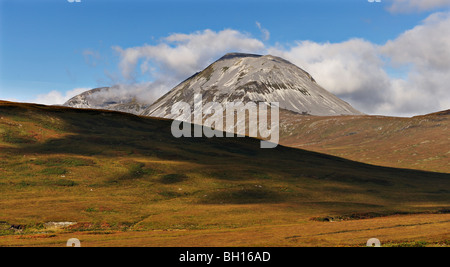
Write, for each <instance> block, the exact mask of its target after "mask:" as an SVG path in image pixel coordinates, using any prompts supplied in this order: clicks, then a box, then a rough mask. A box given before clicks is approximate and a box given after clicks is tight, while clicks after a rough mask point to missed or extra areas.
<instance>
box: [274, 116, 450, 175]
mask: <svg viewBox="0 0 450 267" xmlns="http://www.w3.org/2000/svg"><path fill="white" fill-rule="evenodd" d="M280 117H281V119H280V121H281V126H280V142H281V144H283V145H286V146H291V147H295V148H302V149H306V150H311V151H316V152H320V153H325V154H330V155H334V156H338V157H343V158H346V159H350V160H355V161H359V162H364V163H369V164H375V165H381V166H388V167H396V168H407V169H420V170H427V171H435V172H445V173H450V160H449V157H450V146H449V144H450V137H449V135H448V132H449V127H450V113H449V111H448V110H447V111H442V112H438V113H433V114H429V115H424V116H416V117H412V118H399V117H384V116H334V117H315V116H300V115H298V114H294V113H289V112H283V113H282V114H281V115H280Z"/></svg>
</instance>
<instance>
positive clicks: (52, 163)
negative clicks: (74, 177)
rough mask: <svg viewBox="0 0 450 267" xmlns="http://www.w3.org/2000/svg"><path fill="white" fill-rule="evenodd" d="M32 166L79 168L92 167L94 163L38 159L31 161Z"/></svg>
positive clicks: (89, 161)
mask: <svg viewBox="0 0 450 267" xmlns="http://www.w3.org/2000/svg"><path fill="white" fill-rule="evenodd" d="M33 164H35V165H41V166H47V167H57V166H64V167H81V166H92V165H94V164H95V162H94V161H93V160H90V159H84V158H75V157H66V158H48V159H39V160H35V161H33Z"/></svg>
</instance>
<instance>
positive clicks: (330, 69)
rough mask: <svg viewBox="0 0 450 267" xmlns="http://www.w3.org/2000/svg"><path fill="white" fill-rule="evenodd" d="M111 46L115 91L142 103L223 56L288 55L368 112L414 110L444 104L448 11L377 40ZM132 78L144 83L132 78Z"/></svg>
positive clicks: (196, 36)
mask: <svg viewBox="0 0 450 267" xmlns="http://www.w3.org/2000/svg"><path fill="white" fill-rule="evenodd" d="M399 2H404V4H405V3H406V2H407V1H399ZM413 2H414V1H408V3H413ZM436 4H437V2H436ZM258 25H259V26H258ZM257 26H258V27H260V29H261V30H263V28H262V27H261V25H260V24H258V23H257ZM262 33H263V32H262ZM266 36H270V33H268V32H267V35H266ZM113 49H114V51H116V52H117V53H118V56H119V59H120V63H119V66H118V67H119V70H120V73H121V75H122V76H123V81H124V82H123V83H122V84H119V85H117V86H115V87H114V89H115V90H114V91H115V92H116V93H117V95H118V96H119V95H121V94H124V93H126V94H128V95H129V94H134V95H136V97H137V98H138V99H139V100H140V101H142V102H145V103H148V104H150V103H152V102H153V101H155V100H156V99H157V98H159V97H160V96H162V95H163V94H164V93H166V92H167V91H169V90H170V89H172V88H173V87H174V86H175V85H176V84H178V83H180V82H181V81H183V80H184V79H186V78H188V77H189V76H191V75H193V74H194V73H196V72H198V71H201V70H202V69H204V68H205V67H207V66H208V65H209V64H211V63H212V62H214V61H215V60H217V59H218V58H220V57H221V56H223V55H224V54H226V53H228V52H244V53H257V54H272V55H275V56H280V57H283V58H285V59H287V60H289V61H291V62H292V63H294V64H296V65H297V66H299V67H301V68H303V69H304V70H306V71H307V72H309V73H310V74H311V75H312V76H313V77H314V78H315V80H316V81H317V82H318V83H319V84H320V85H322V86H323V87H324V88H325V89H327V90H328V91H330V92H332V93H334V94H336V95H337V96H338V97H340V98H342V99H344V100H345V101H347V102H349V103H350V104H352V105H353V106H354V107H355V108H357V109H359V110H361V111H362V112H364V113H367V114H380V115H395V116H412V115H418V114H425V113H431V112H435V111H439V110H444V109H449V108H450V90H449V86H448V85H449V84H450V75H449V74H450V13H448V12H441V13H435V14H432V15H430V16H429V17H428V18H427V19H425V20H424V21H422V22H421V23H420V24H419V25H417V26H416V27H414V28H412V29H410V30H408V31H406V32H404V33H403V34H401V35H399V36H398V37H397V38H396V39H393V40H390V41H388V42H387V43H385V44H382V45H377V44H374V43H371V42H369V41H367V40H364V39H358V38H354V39H350V40H347V41H344V42H340V43H317V42H313V41H305V40H303V41H298V42H295V43H292V44H286V45H280V44H278V45H275V46H269V45H267V44H264V43H263V42H262V41H261V40H259V39H257V38H254V37H252V36H250V35H249V34H246V33H242V32H240V31H236V30H232V29H226V30H223V31H218V32H215V31H212V30H204V31H198V32H194V33H191V34H181V33H176V34H172V35H169V36H167V37H165V38H163V39H161V40H160V41H159V43H157V44H156V45H148V44H146V45H143V46H136V47H130V48H122V47H117V46H116V47H113ZM86 54H87V55H88V56H92V53H86ZM94 55H95V54H94ZM138 78H141V80H142V78H144V80H147V81H148V82H145V83H137V82H136V80H138ZM76 90H77V92H78V89H75V90H73V91H71V92H68V93H66V95H63V94H60V93H59V94H58V92H51V93H49V94H48V95H41V96H38V99H37V101H38V100H39V101H41V103H49V104H54V103H55V102H54V101H58V102H56V103H63V102H64V101H63V100H67V99H65V98H67V97H68V96H69V95H74V91H76ZM50 99H52V100H50Z"/></svg>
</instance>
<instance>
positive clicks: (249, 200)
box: [201, 185, 286, 204]
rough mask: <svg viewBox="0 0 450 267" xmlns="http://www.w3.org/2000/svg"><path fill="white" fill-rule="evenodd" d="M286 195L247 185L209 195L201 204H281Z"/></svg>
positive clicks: (258, 186)
mask: <svg viewBox="0 0 450 267" xmlns="http://www.w3.org/2000/svg"><path fill="white" fill-rule="evenodd" d="M285 198H286V195H282V194H280V193H279V192H275V191H273V190H270V189H267V188H264V187H262V186H260V185H254V186H251V185H247V186H244V187H243V188H242V187H241V188H239V189H236V188H233V189H227V190H223V191H219V192H214V193H212V194H210V195H208V196H207V197H206V198H205V199H204V200H202V201H201V202H202V203H203V204H256V203H279V202H282V201H283V200H285Z"/></svg>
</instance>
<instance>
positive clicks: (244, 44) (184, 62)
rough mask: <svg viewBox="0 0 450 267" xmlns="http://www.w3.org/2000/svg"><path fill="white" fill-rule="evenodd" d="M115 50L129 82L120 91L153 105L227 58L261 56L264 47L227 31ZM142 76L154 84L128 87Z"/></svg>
mask: <svg viewBox="0 0 450 267" xmlns="http://www.w3.org/2000/svg"><path fill="white" fill-rule="evenodd" d="M113 49H114V50H115V51H117V52H118V53H119V56H120V63H119V68H120V70H121V73H122V76H123V77H124V79H125V80H126V82H122V83H121V85H120V86H119V87H118V88H117V89H120V90H124V91H126V92H128V93H132V94H135V95H136V96H137V98H138V99H140V100H141V101H143V102H145V103H149V104H151V103H152V102H153V101H154V100H156V99H157V98H158V97H160V96H161V95H163V94H164V93H166V92H167V91H169V90H170V89H172V88H173V87H174V86H175V85H176V84H178V83H179V82H181V81H183V80H184V79H186V78H188V77H190V76H191V75H193V74H194V73H196V72H198V71H201V70H203V69H204V68H205V67H207V66H208V64H211V63H212V62H213V61H215V60H216V59H218V58H219V57H221V56H223V55H224V54H226V53H228V52H235V51H239V52H249V53H250V52H253V53H257V52H260V53H261V52H263V51H264V44H263V43H262V42H261V41H259V40H257V39H254V38H251V37H250V36H249V35H247V34H244V33H241V32H239V31H235V30H230V29H227V30H223V31H219V32H215V31H212V30H204V31H198V32H195V33H192V34H181V33H176V34H172V35H170V36H168V37H166V38H163V39H161V41H160V43H159V44H157V45H143V46H138V47H131V48H125V49H123V48H121V47H113ZM138 70H139V71H140V72H139V71H138ZM142 75H144V76H147V77H148V78H150V79H152V80H153V81H152V82H147V83H140V84H137V85H135V86H133V85H127V84H130V82H131V84H132V82H133V81H134V80H135V79H136V77H137V76H142Z"/></svg>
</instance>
